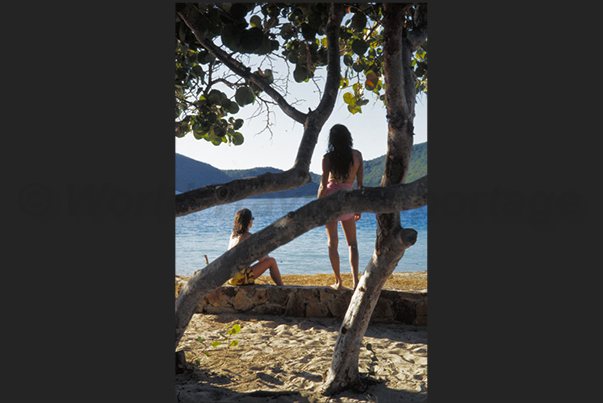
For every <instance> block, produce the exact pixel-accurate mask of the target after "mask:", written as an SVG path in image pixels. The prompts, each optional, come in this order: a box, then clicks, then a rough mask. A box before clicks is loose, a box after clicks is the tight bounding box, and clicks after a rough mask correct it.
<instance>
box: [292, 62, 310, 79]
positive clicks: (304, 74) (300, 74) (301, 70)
mask: <svg viewBox="0 0 603 403" xmlns="http://www.w3.org/2000/svg"><path fill="white" fill-rule="evenodd" d="M293 78H294V79H295V81H296V82H298V83H303V82H304V81H306V79H307V78H308V71H307V70H306V68H305V67H304V66H302V65H300V64H298V65H297V66H296V67H295V70H293Z"/></svg>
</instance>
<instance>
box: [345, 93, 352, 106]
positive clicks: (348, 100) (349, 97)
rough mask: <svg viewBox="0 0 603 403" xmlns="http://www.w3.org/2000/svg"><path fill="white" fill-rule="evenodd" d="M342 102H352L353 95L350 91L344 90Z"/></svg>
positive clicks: (349, 103)
mask: <svg viewBox="0 0 603 403" xmlns="http://www.w3.org/2000/svg"><path fill="white" fill-rule="evenodd" d="M343 102H345V103H346V104H348V105H351V104H353V103H354V96H353V95H352V93H351V92H346V93H345V94H343Z"/></svg>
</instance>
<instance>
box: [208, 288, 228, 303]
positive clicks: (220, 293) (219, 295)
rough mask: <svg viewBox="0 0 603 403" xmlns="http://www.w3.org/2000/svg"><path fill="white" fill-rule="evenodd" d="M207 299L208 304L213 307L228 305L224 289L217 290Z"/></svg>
mask: <svg viewBox="0 0 603 403" xmlns="http://www.w3.org/2000/svg"><path fill="white" fill-rule="evenodd" d="M205 299H207V302H208V303H209V304H211V305H212V306H225V305H226V304H228V296H226V294H225V293H224V288H223V287H220V288H217V289H215V290H214V291H213V292H211V293H209V294H207V296H206V297H205Z"/></svg>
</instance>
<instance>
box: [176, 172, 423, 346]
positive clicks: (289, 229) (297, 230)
mask: <svg viewBox="0 0 603 403" xmlns="http://www.w3.org/2000/svg"><path fill="white" fill-rule="evenodd" d="M426 204H427V176H424V177H423V178H421V179H419V180H416V181H414V182H412V183H409V184H398V185H394V186H389V187H377V188H362V189H354V190H351V189H349V190H348V189H346V190H340V191H338V192H335V193H333V194H332V195H330V196H327V197H324V198H321V199H317V200H315V201H313V202H310V203H308V204H306V205H305V206H303V207H301V208H299V209H298V210H296V211H294V212H289V213H288V214H287V215H285V216H284V217H282V218H281V219H279V220H277V221H275V222H274V223H272V224H271V225H269V226H268V227H266V228H264V229H262V230H261V231H259V232H257V233H255V234H253V235H252V236H250V237H249V238H247V239H246V240H244V241H243V242H241V243H240V244H238V245H237V246H235V247H234V248H232V249H230V250H228V251H227V252H225V253H224V254H223V255H222V256H220V257H219V258H217V259H216V260H214V261H213V262H211V263H210V264H209V265H207V266H205V267H204V268H203V269H201V270H198V271H197V272H195V274H194V275H193V276H192V277H191V278H190V280H189V281H188V282H187V284H186V285H185V286H184V287H183V289H182V291H181V292H180V295H179V296H178V299H177V300H176V303H175V309H176V311H175V313H176V348H177V346H178V343H179V342H180V339H181V337H182V335H183V334H184V330H185V329H186V327H187V326H188V323H189V322H190V319H191V317H192V315H193V314H194V312H195V311H196V309H197V307H198V306H199V304H200V303H201V300H202V299H203V297H205V295H207V294H208V293H210V292H212V291H213V290H214V289H216V288H218V287H220V286H221V285H222V284H224V283H225V282H226V281H228V280H229V279H230V278H232V277H233V276H234V275H235V274H237V273H238V272H239V271H241V270H242V269H243V268H244V267H246V266H247V265H249V264H250V263H252V262H253V261H255V260H257V259H258V258H260V257H262V256H265V255H266V254H268V253H270V252H272V251H273V250H275V249H276V248H278V247H279V246H282V245H285V244H287V243H289V242H290V241H292V240H293V239H295V238H297V237H299V236H300V235H302V234H304V233H306V232H308V231H309V230H311V229H313V228H316V227H319V226H322V225H325V224H326V223H328V222H331V221H333V220H335V219H337V218H338V217H340V216H342V215H345V214H349V213H359V212H371V213H384V212H389V213H391V212H397V211H403V210H410V209H415V208H419V207H422V206H424V205H426ZM398 239H399V243H400V246H401V247H403V248H406V247H408V245H407V244H406V242H407V241H405V240H404V239H403V238H402V237H401V236H400V237H398Z"/></svg>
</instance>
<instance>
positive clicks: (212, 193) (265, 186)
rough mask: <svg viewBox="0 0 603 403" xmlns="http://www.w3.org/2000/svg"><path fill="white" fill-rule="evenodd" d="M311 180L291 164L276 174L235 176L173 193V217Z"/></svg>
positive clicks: (296, 186) (287, 188) (295, 186)
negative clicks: (174, 209) (174, 203)
mask: <svg viewBox="0 0 603 403" xmlns="http://www.w3.org/2000/svg"><path fill="white" fill-rule="evenodd" d="M310 180H311V178H310V174H309V173H307V172H302V171H300V170H299V169H296V168H291V169H289V170H287V171H285V172H281V173H278V174H271V173H265V174H263V175H259V176H253V177H250V178H244V179H236V180H233V181H230V182H227V183H224V184H221V185H209V186H205V187H202V188H199V189H194V190H190V191H188V192H184V193H181V194H178V195H176V217H180V216H184V215H187V214H191V213H195V212H197V211H201V210H204V209H206V208H209V207H213V206H217V205H220V204H228V203H233V202H235V201H237V200H241V199H246V198H248V197H252V196H257V195H261V194H264V193H271V192H280V191H281V190H289V189H295V188H298V187H300V186H303V185H305V184H306V183H308V182H310Z"/></svg>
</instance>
